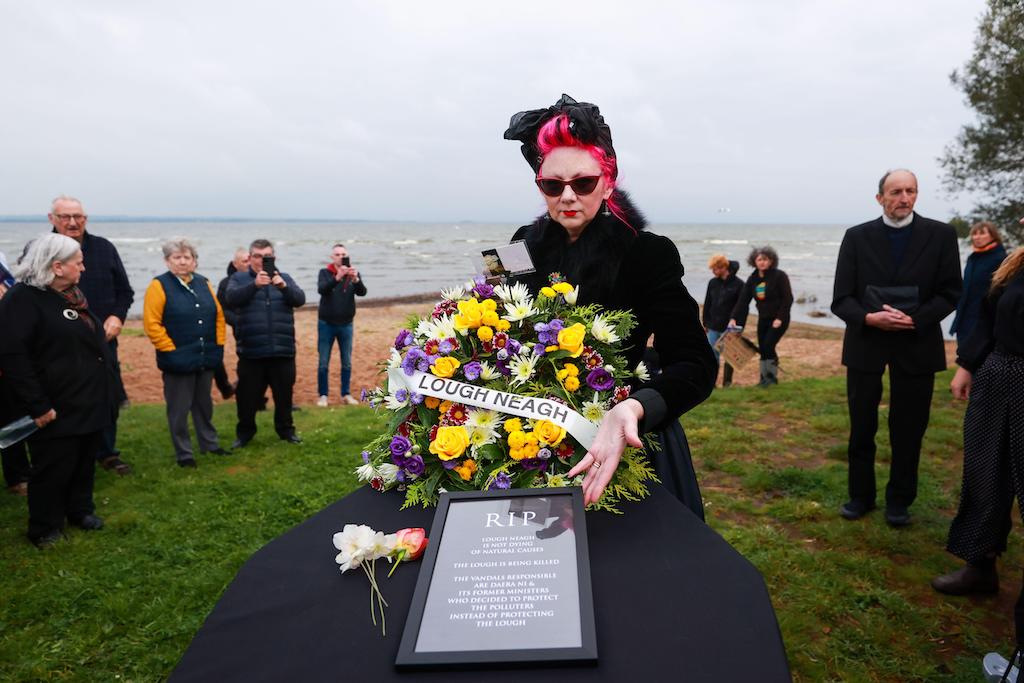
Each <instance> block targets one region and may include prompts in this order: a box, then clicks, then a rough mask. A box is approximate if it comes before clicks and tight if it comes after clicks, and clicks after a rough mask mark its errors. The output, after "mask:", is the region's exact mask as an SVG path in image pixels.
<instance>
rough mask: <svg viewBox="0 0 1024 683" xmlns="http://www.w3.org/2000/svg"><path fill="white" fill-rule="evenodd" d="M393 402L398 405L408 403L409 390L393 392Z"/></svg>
mask: <svg viewBox="0 0 1024 683" xmlns="http://www.w3.org/2000/svg"><path fill="white" fill-rule="evenodd" d="M395 400H396V401H398V402H399V403H405V402H406V401H408V400H409V390H408V389H399V390H398V391H396V392H395Z"/></svg>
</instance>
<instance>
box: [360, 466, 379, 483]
mask: <svg viewBox="0 0 1024 683" xmlns="http://www.w3.org/2000/svg"><path fill="white" fill-rule="evenodd" d="M376 476H377V469H376V468H375V467H374V466H373V465H372V464H370V463H368V462H367V463H363V464H362V465H360V466H359V467H357V468H356V477H358V478H359V481H370V480H371V479H373V478H374V477H376Z"/></svg>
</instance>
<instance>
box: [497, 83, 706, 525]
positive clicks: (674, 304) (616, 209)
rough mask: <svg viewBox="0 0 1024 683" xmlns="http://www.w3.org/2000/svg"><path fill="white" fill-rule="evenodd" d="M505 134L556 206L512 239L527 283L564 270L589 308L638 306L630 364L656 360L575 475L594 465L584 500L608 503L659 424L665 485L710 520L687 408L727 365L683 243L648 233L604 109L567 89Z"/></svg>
mask: <svg viewBox="0 0 1024 683" xmlns="http://www.w3.org/2000/svg"><path fill="white" fill-rule="evenodd" d="M505 139H507V140H518V141H520V142H521V143H522V152H523V156H524V157H525V158H526V161H527V163H529V164H530V167H531V168H532V169H533V172H534V182H535V183H536V185H537V188H538V189H539V190H540V193H541V195H542V197H543V199H544V201H545V203H546V205H547V206H546V208H547V210H546V211H545V212H544V213H543V214H542V215H541V216H540V217H538V218H537V219H536V220H535V221H534V222H533V223H531V224H529V225H525V226H523V227H521V228H520V229H519V230H518V231H517V232H516V233H515V235H514V236H513V238H512V239H513V241H516V240H524V241H525V242H526V246H527V248H528V250H529V252H530V257H531V258H532V260H533V264H534V267H535V269H536V270H535V272H534V273H531V274H528V275H524V276H519V277H518V278H516V280H518V281H521V282H524V283H525V284H527V285H528V286H529V287H530V289H531V290H532V291H533V292H534V293H536V292H537V291H539V290H540V288H541V287H543V286H545V285H548V284H549V278H550V277H551V276H552V274H554V273H558V274H560V276H561V277H563V278H564V279H565V280H566V281H568V282H570V283H572V284H574V285H578V286H579V298H578V300H577V303H578V304H579V305H586V304H592V303H597V304H601V305H602V306H604V307H605V308H608V309H624V310H629V311H631V312H632V313H633V314H634V315H635V316H636V319H637V323H638V324H637V326H636V327H635V328H634V330H633V331H632V333H631V334H630V336H629V338H628V339H625V340H623V348H625V349H627V351H626V353H627V357H628V360H629V365H630V367H631V368H632V367H636V366H637V365H638V364H639V363H640V362H641V360H644V361H645V362H646V363H647V365H648V367H650V378H649V379H647V380H644V381H642V382H641V381H635V383H634V384H633V386H632V387H631V388H630V394H629V397H628V398H627V399H625V400H623V401H621V402H620V403H618V404H616V405H615V406H614V407H613V408H612V409H611V410H610V411H608V413H607V414H606V415H605V417H604V420H603V421H602V422H601V426H600V429H599V430H598V433H597V437H596V438H595V440H594V443H593V446H592V447H591V449H590V451H589V452H588V453H587V454H586V455H584V456H583V458H581V459H580V460H579V462H578V463H576V465H575V467H574V468H573V469H572V470H571V471H570V472H569V476H576V475H577V474H580V473H585V476H584V479H583V490H584V499H585V501H586V502H587V503H591V502H594V501H596V500H598V499H599V498H600V497H601V494H602V493H603V492H604V489H605V487H606V486H607V485H608V482H609V481H610V480H611V478H612V475H613V474H614V472H615V468H616V467H618V465H619V461H620V459H621V457H622V452H623V450H624V449H625V447H626V446H627V445H629V446H634V447H637V448H640V447H642V446H643V442H642V441H641V440H640V435H641V434H644V433H647V432H649V433H651V434H652V435H653V436H654V437H655V441H656V442H657V446H656V447H653V448H648V450H647V456H648V458H649V459H650V460H651V462H652V464H653V465H654V468H655V470H656V471H657V473H658V477H659V478H660V479H661V481H662V484H664V485H665V487H666V488H668V489H669V491H671V492H672V493H673V494H674V495H675V496H676V497H677V498H679V499H680V500H681V501H682V502H683V503H684V504H685V505H686V506H687V507H689V508H690V509H691V510H692V511H693V512H694V514H696V515H697V516H698V517H700V518H701V519H703V518H704V510H703V505H702V503H701V497H700V489H699V487H698V485H697V478H696V474H695V472H694V470H693V463H692V460H691V458H690V450H689V447H688V446H687V443H686V436H685V434H684V433H683V430H682V427H681V426H680V424H679V416H680V415H682V414H683V413H684V412H686V411H687V410H689V409H690V408H693V407H694V406H696V405H697V404H699V403H700V402H701V401H703V400H704V399H705V398H707V397H708V395H710V393H711V390H712V388H713V387H714V383H715V376H716V375H717V374H718V364H717V363H716V361H715V356H714V353H713V352H712V351H711V347H710V346H709V345H708V341H707V337H706V336H705V335H704V328H703V327H702V325H701V322H700V318H699V316H698V309H697V304H696V302H695V301H694V300H693V297H691V296H690V294H689V293H688V292H687V291H686V288H685V287H684V286H683V283H682V276H683V266H682V263H681V261H680V258H679V251H678V250H677V249H676V246H675V244H673V243H672V241H671V240H670V239H668V238H667V237H663V236H660V235H655V234H653V233H650V232H647V231H646V229H645V228H646V227H647V221H646V220H645V219H644V217H643V215H642V214H641V213H640V212H639V211H638V210H637V209H636V208H635V207H634V206H633V204H632V202H631V201H630V198H629V196H628V195H627V194H626V193H625V192H623V191H622V190H621V189H619V187H618V185H617V179H618V171H619V169H618V163H617V157H616V154H615V149H614V147H613V146H612V135H611V129H610V128H609V127H608V125H607V124H606V123H605V121H604V118H603V117H602V116H601V112H600V110H599V109H598V108H597V106H595V105H593V104H589V103H587V102H577V101H576V100H574V99H572V98H571V97H569V96H568V95H562V98H561V99H559V100H558V102H556V103H555V104H554V105H553V106H551V107H548V108H546V109H536V110H532V111H524V112H519V113H518V114H515V115H514V116H513V117H512V120H511V122H510V124H509V128H508V130H506V131H505ZM652 336H653V338H654V346H653V349H648V348H647V340H648V339H650V338H651V337H652ZM651 366H657V367H651ZM658 368H660V371H659V370H658Z"/></svg>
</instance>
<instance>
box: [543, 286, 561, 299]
mask: <svg viewBox="0 0 1024 683" xmlns="http://www.w3.org/2000/svg"><path fill="white" fill-rule="evenodd" d="M540 293H541V294H542V295H544V296H546V297H547V298H549V299H554V298H555V295H556V294H557V293H558V292H556V291H555V290H553V289H551V288H550V287H541V288H540Z"/></svg>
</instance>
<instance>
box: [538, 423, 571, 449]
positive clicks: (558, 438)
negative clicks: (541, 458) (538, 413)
mask: <svg viewBox="0 0 1024 683" xmlns="http://www.w3.org/2000/svg"><path fill="white" fill-rule="evenodd" d="M533 433H534V434H536V435H537V439H538V440H539V441H540V442H541V443H542V444H544V445H545V446H557V445H558V444H560V443H562V439H564V438H565V428H563V427H559V426H558V425H556V424H555V423H554V422H549V421H548V420H537V423H536V424H535V425H533Z"/></svg>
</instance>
